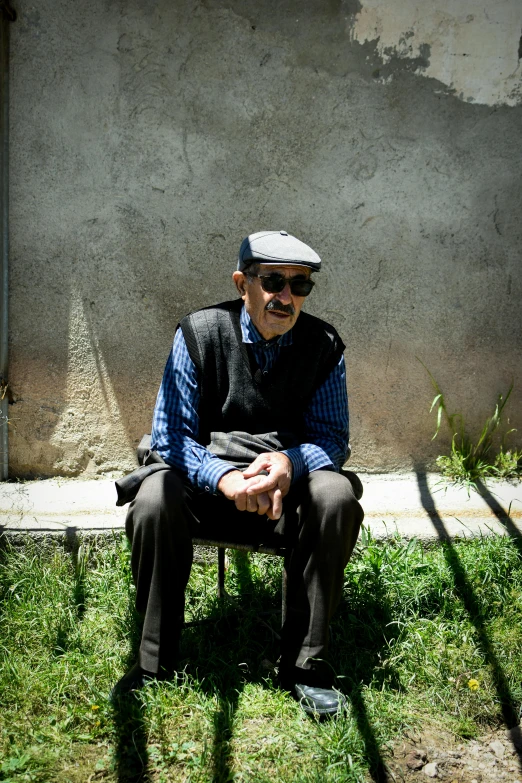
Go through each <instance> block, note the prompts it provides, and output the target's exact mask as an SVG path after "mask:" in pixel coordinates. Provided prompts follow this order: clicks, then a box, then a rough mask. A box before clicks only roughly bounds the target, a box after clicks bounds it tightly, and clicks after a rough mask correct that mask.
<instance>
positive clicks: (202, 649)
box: [0, 533, 522, 783]
mask: <svg viewBox="0 0 522 783" xmlns="http://www.w3.org/2000/svg"><path fill="white" fill-rule="evenodd" d="M280 568H281V562H280V560H278V559H276V558H270V557H267V556H263V555H259V556H257V555H255V556H251V557H250V558H248V557H246V556H245V555H243V554H240V553H231V563H230V567H229V570H228V573H227V587H228V589H229V591H230V592H231V593H232V594H234V595H237V596H238V600H240V601H241V604H242V606H243V607H244V608H245V609H246V610H247V611H246V613H244V612H234V613H233V614H232V615H227V614H226V613H223V611H222V608H221V607H220V606H219V604H218V601H217V599H216V592H215V578H216V573H215V568H214V567H213V566H208V565H204V564H195V566H194V569H193V575H192V578H191V582H190V589H189V592H188V600H187V619H193V618H200V617H201V618H203V617H211V618H213V622H212V623H207V624H204V625H201V626H198V627H196V628H190V629H187V630H186V631H185V632H184V637H183V648H182V655H183V661H182V667H181V668H182V671H180V674H179V678H178V680H177V682H175V683H161V684H156V685H153V686H151V687H149V688H147V689H146V690H145V691H144V692H143V693H142V694H141V695H140V696H139V697H138V698H134V699H133V698H129V699H125V700H122V702H120V703H119V704H117V705H115V706H112V705H111V703H110V702H109V700H108V698H107V694H108V692H109V690H110V687H111V685H112V684H113V683H114V682H115V681H116V679H117V678H118V677H119V676H120V675H121V674H122V673H123V671H124V670H125V669H126V667H127V666H128V664H129V663H130V662H131V661H133V657H134V651H135V648H136V644H137V640H138V633H139V632H138V624H137V618H136V617H135V615H134V612H133V608H132V598H133V588H132V586H131V579H130V571H129V553H128V550H127V545H126V543H125V542H124V540H123V539H119V538H115V539H112V540H109V541H107V540H106V539H99V540H97V541H96V540H94V541H92V542H91V543H90V545H88V544H87V543H84V544H83V545H82V547H80V549H79V550H77V549H75V548H74V547H73V549H72V551H71V549H68V548H67V547H66V546H65V545H64V544H63V542H59V541H54V542H53V541H47V542H46V543H42V542H40V543H38V542H36V541H34V540H27V541H26V542H25V544H24V545H23V546H16V547H15V546H9V545H8V546H6V548H5V549H4V551H3V552H2V553H1V565H0V659H1V660H0V716H1V717H0V780H1V781H3V783H7V781H13V783H14V781H16V782H17V783H18V781H35V782H39V781H41V782H42V783H44V782H45V783H48V781H59V782H60V783H65V781H74V782H75V783H76V781H78V783H79V781H88V780H89V781H91V782H92V783H94V781H158V782H159V781H176V782H177V781H193V782H194V783H196V781H201V783H203V782H205V783H207V782H209V781H213V783H226V781H229V780H235V781H245V783H246V782H248V783H265V781H266V782H268V781H271V782H277V781H285V783H287V782H291V781H295V783H297V782H299V783H312V782H313V783H323V782H324V783H334V782H335V783H341V781H342V782H343V783H344V782H347V783H348V782H350V781H351V782H353V783H354V782H355V781H363V780H369V779H371V778H370V775H371V776H372V777H373V778H374V779H378V778H379V774H380V771H381V772H382V769H383V768H384V766H385V764H386V759H387V757H388V754H389V751H390V748H391V745H392V743H393V742H397V741H399V740H400V738H401V736H402V735H403V734H404V733H405V732H406V731H408V730H419V729H420V728H422V727H425V726H426V725H430V726H437V725H440V726H444V727H445V729H446V730H449V731H452V732H454V733H455V735H459V736H462V737H471V736H474V735H477V734H480V732H482V731H483V730H484V729H485V728H486V727H490V726H498V725H500V724H502V723H503V722H504V723H514V722H515V721H516V720H517V717H518V711H519V707H520V704H521V702H522V690H521V684H520V671H521V670H522V559H521V554H520V549H519V546H518V544H517V542H516V541H513V540H512V539H509V538H500V537H499V538H494V537H492V538H488V539H480V540H474V541H469V542H460V543H455V544H451V543H443V544H438V545H436V546H432V547H430V548H422V547H421V546H420V545H419V544H418V543H417V542H415V541H413V542H409V543H407V542H401V541H391V542H388V543H384V544H381V543H377V542H375V541H374V540H372V538H371V537H370V536H369V535H368V534H367V533H365V534H364V536H363V539H362V541H361V543H360V546H359V549H358V552H357V553H356V555H355V556H354V557H353V558H352V561H351V562H350V564H349V567H348V569H347V571H346V580H345V587H344V599H343V602H342V605H341V607H340V610H339V612H338V614H337V616H336V619H335V622H334V623H333V625H332V660H331V663H332V666H333V667H334V670H335V671H336V672H337V674H338V684H339V686H340V687H341V688H342V689H343V690H344V691H345V693H346V694H347V696H348V703H349V707H348V710H347V712H346V714H345V715H343V716H341V717H340V718H339V719H337V720H335V721H330V722H321V723H320V722H317V721H315V720H313V719H311V718H308V717H306V716H305V715H304V714H303V713H302V712H301V711H300V708H299V707H298V705H297V704H295V703H294V702H293V701H292V700H291V699H290V698H289V697H288V696H287V695H285V694H283V693H281V692H280V691H279V690H278V689H277V688H276V686H275V684H274V682H273V679H274V674H273V670H272V668H271V665H270V662H272V663H274V662H275V661H276V659H277V655H278V649H277V640H276V638H275V635H274V633H273V632H272V631H271V630H270V629H269V628H268V627H267V626H266V625H263V624H260V623H258V622H257V621H256V619H255V616H254V610H256V609H270V608H271V607H276V606H277V605H278V603H279V599H280ZM265 619H267V622H268V624H269V625H271V626H272V628H273V629H274V631H275V632H277V628H278V622H279V619H278V617H277V616H276V615H274V616H272V617H271V616H268V617H267V618H265ZM471 679H474V680H477V681H478V683H479V687H478V690H475V691H473V690H471V689H470V687H469V685H468V682H469V680H471Z"/></svg>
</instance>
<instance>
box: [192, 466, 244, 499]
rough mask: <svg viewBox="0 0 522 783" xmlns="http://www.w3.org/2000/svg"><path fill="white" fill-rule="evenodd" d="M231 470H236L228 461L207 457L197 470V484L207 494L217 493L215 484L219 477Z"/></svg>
mask: <svg viewBox="0 0 522 783" xmlns="http://www.w3.org/2000/svg"><path fill="white" fill-rule="evenodd" d="M231 470H237V468H235V467H234V466H233V465H231V464H230V462H226V461H225V460H224V459H218V458H217V457H216V458H214V459H209V460H208V461H207V462H205V464H204V465H202V466H201V468H200V469H199V470H198V475H197V486H198V487H199V489H202V490H203V491H204V492H206V493H208V494H209V495H217V494H218V488H217V485H218V484H219V482H220V479H221V478H222V477H223V476H224V475H225V473H230V471H231Z"/></svg>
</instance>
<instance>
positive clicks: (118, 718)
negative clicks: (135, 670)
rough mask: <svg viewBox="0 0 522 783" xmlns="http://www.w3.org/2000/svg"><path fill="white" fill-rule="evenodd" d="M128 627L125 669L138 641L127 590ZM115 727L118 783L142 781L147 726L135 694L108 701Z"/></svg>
mask: <svg viewBox="0 0 522 783" xmlns="http://www.w3.org/2000/svg"><path fill="white" fill-rule="evenodd" d="M127 629H128V630H130V642H131V644H130V652H129V655H128V656H127V658H126V660H125V671H127V670H128V669H130V667H131V666H132V665H133V664H134V663H135V662H136V660H137V658H138V650H139V646H140V641H141V619H140V617H139V615H138V613H137V612H136V609H135V607H134V596H133V594H132V593H131V592H129V603H128V607H127V615H126V630H127ZM112 711H113V720H114V730H115V735H116V736H115V748H114V760H115V767H116V775H117V780H118V781H119V783H146V782H147V781H148V780H149V779H150V777H149V774H148V769H147V767H148V753H147V728H146V725H145V708H144V705H143V702H142V700H141V699H140V697H139V696H138V695H134V694H132V693H130V694H126V695H125V696H119V697H117V698H115V699H114V700H113V701H112Z"/></svg>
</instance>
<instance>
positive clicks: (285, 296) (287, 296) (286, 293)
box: [277, 283, 292, 304]
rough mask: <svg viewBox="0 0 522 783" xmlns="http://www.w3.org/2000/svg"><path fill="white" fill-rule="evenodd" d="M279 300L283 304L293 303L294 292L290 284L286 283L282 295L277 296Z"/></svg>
mask: <svg viewBox="0 0 522 783" xmlns="http://www.w3.org/2000/svg"><path fill="white" fill-rule="evenodd" d="M277 299H279V301H280V302H282V303H283V304H290V302H291V301H292V292H291V290H290V283H285V287H284V288H283V290H282V291H280V293H278V294H277Z"/></svg>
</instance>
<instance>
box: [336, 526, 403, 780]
mask: <svg viewBox="0 0 522 783" xmlns="http://www.w3.org/2000/svg"><path fill="white" fill-rule="evenodd" d="M363 547H365V544H364V543H363V544H362V545H361V544H358V546H357V549H356V551H355V553H354V555H353V556H352V557H354V556H355V557H358V556H359V555H360V554H361V552H362V548H363ZM383 556H385V552H384V549H383V548H382V545H381V544H380V543H379V542H375V541H373V542H372V540H371V539H370V541H369V544H368V547H367V552H366V559H367V560H368V562H369V565H370V568H369V569H368V570H366V571H365V572H364V576H362V577H360V578H359V580H358V581H355V580H352V579H351V578H350V566H348V571H347V577H346V580H347V581H346V583H345V584H346V586H347V589H348V594H347V595H346V596H345V598H344V600H343V602H342V604H341V607H340V609H339V611H338V612H337V614H336V616H335V618H334V620H333V622H332V625H331V631H332V641H333V642H334V644H333V645H332V647H333V651H332V653H333V654H332V665H333V667H334V670H335V671H336V672H340V673H341V674H342V677H339V681H340V683H341V684H340V688H342V690H344V692H345V693H346V695H347V696H348V698H349V699H350V702H351V705H352V710H353V715H354V718H355V721H356V723H357V728H358V731H359V734H360V736H361V738H362V740H363V743H364V756H365V761H366V763H367V764H368V770H369V773H370V776H371V778H372V780H373V781H375V783H388V781H391V780H392V779H393V777H392V775H391V773H390V771H389V769H388V765H387V764H386V762H385V760H384V757H383V754H382V751H381V748H380V745H379V740H378V738H377V736H376V733H375V730H374V728H373V726H372V721H371V718H370V715H369V713H368V708H367V706H366V703H365V700H364V696H363V688H364V686H367V685H370V683H373V684H375V685H376V687H377V688H379V687H380V688H389V689H392V690H401V689H402V685H401V682H400V678H399V676H398V674H397V672H396V670H395V669H394V668H393V667H392V666H390V665H389V664H388V662H387V661H386V657H385V656H383V652H384V651H385V650H386V648H387V647H388V645H389V644H390V643H391V642H392V641H393V638H394V637H395V636H396V635H397V634H398V627H397V625H395V624H394V623H393V619H394V618H393V612H392V607H391V605H390V602H389V599H388V596H387V590H386V587H385V585H384V584H383V582H382V578H381V568H382V566H383V565H384V563H383V560H382V557H383ZM344 672H349V674H346V675H345V674H344Z"/></svg>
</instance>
